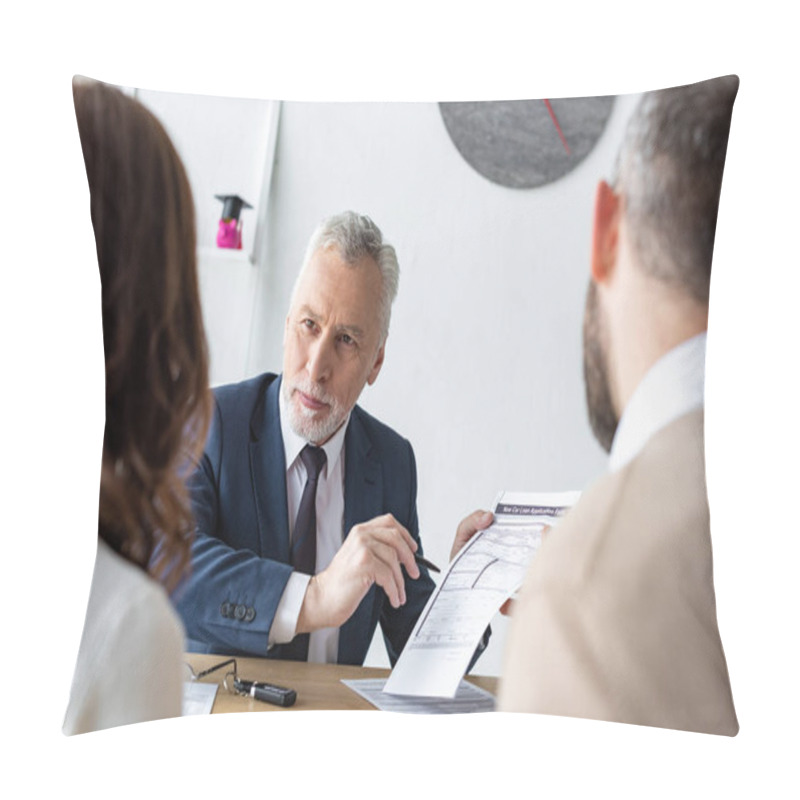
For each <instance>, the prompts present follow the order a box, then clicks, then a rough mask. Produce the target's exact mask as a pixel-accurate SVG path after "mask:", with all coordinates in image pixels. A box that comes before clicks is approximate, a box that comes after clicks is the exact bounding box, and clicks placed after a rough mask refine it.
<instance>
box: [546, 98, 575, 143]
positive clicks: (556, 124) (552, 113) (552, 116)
mask: <svg viewBox="0 0 800 800" xmlns="http://www.w3.org/2000/svg"><path fill="white" fill-rule="evenodd" d="M544 104H545V105H546V106H547V110H548V111H549V112H550V119H552V120H553V125H555V126H556V130H557V131H558V135H559V137H560V139H561V144H563V145H564V149H565V150H566V151H567V155H571V153H570V151H569V145H568V144H567V140H566V139H565V138H564V134H563V132H562V131H561V126H560V125H559V124H558V120H557V119H556V115H555V112H554V111H553V107H552V106H551V105H550V101H549V100H545V101H544Z"/></svg>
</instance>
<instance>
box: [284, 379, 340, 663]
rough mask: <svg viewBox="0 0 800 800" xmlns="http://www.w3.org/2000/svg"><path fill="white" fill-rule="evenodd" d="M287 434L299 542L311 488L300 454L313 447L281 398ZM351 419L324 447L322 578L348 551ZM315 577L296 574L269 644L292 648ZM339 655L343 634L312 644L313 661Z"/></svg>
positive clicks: (318, 636) (320, 636)
mask: <svg viewBox="0 0 800 800" xmlns="http://www.w3.org/2000/svg"><path fill="white" fill-rule="evenodd" d="M280 417H281V433H282V435H283V447H284V454H285V456H286V495H287V497H286V499H287V508H288V511H289V536H290V537H292V536H294V523H295V520H296V519H297V512H298V510H299V508H300V500H301V498H302V496H303V489H304V488H305V485H306V468H305V465H304V464H303V462H302V461H301V459H300V451H301V450H302V449H303V448H304V447H305V446H306V445H307V444H308V442H307V441H306V440H305V439H303V438H302V437H301V436H298V435H297V434H296V433H295V432H294V431H293V430H292V429H291V427H290V425H289V415H288V413H287V409H286V408H285V405H284V401H283V395H281V398H280ZM349 422H350V417H349V416H348V418H347V419H346V420H345V421H344V423H343V424H342V426H341V427H340V428H339V430H338V431H336V433H335V434H334V435H333V436H332V437H331V438H330V439H329V440H328V441H327V442H326V443H325V444H324V445H322V449H323V450H324V451H325V457H326V462H325V466H324V467H323V469H322V472H321V474H320V476H319V481H318V482H317V503H316V508H317V572H322V570H324V569H325V568H326V567H327V566H328V565H329V564H330V563H331V561H332V560H333V557H334V556H335V555H336V553H337V551H338V550H339V548H340V547H341V546H342V537H343V533H344V437H345V433H346V431H347V425H348V423H349ZM310 579H311V576H310V575H304V574H302V573H299V572H293V573H292V574H291V576H290V578H289V582H288V583H287V584H286V588H285V589H284V592H283V596H282V597H281V600H280V603H279V604H278V608H277V610H276V612H275V618H274V619H273V621H272V627H271V628H270V632H269V644H270V645H272V644H281V643H284V642H290V641H291V640H292V639H293V638H294V635H295V631H296V630H297V618H298V617H299V615H300V607H301V606H302V604H303V598H304V596H305V593H306V587H307V586H308V581H309V580H310ZM338 653H339V629H338V628H323V629H321V630H318V631H314V632H313V633H312V634H311V636H310V638H309V645H308V660H309V661H310V662H315V663H320V664H326V663H327V664H334V663H336V659H337V656H338Z"/></svg>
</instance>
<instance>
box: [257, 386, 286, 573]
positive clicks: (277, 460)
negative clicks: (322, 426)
mask: <svg viewBox="0 0 800 800" xmlns="http://www.w3.org/2000/svg"><path fill="white" fill-rule="evenodd" d="M280 385H281V379H280V377H278V378H276V379H275V380H273V381H272V383H270V384H269V386H268V387H267V389H266V391H265V392H264V393H263V394H262V396H261V399H260V401H259V403H258V404H257V406H256V408H255V410H254V411H253V416H252V418H251V423H250V474H251V476H252V479H253V496H254V497H255V506H256V513H257V516H258V536H259V542H260V545H261V552H260V553H259V555H260V556H261V557H262V558H273V559H275V560H276V561H282V562H283V563H284V564H288V563H289V512H288V510H287V506H286V456H285V453H284V448H283V436H282V435H281V423H280V412H279V408H278V400H279V397H280Z"/></svg>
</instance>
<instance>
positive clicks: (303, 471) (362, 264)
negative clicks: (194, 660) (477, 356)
mask: <svg viewBox="0 0 800 800" xmlns="http://www.w3.org/2000/svg"><path fill="white" fill-rule="evenodd" d="M398 273H399V269H398V263H397V256H396V254H395V250H394V248H393V247H392V246H391V245H389V244H387V243H386V242H384V240H383V236H382V234H381V231H380V230H379V229H378V227H377V226H376V225H375V223H374V222H372V220H370V219H369V218H368V217H366V216H362V215H359V214H355V213H353V212H345V213H343V214H339V215H336V216H333V217H331V218H329V219H326V220H324V221H323V222H322V223H321V224H320V226H319V227H318V228H317V229H316V231H315V232H314V234H313V235H312V237H311V240H310V242H309V245H308V248H307V251H306V255H305V259H304V261H303V265H302V267H301V269H300V272H299V274H298V277H297V281H296V283H295V287H294V290H293V293H292V298H291V302H290V307H289V312H288V314H287V316H286V326H285V332H284V347H283V373H282V374H281V375H274V374H271V373H267V374H264V375H259V376H258V377H256V378H252V379H250V380H247V381H243V382H241V383H238V384H235V385H230V386H224V387H221V388H218V389H216V390H215V393H214V394H215V401H216V402H215V414H214V419H213V421H212V425H211V430H210V433H209V437H208V441H207V444H206V448H205V452H204V454H203V457H202V459H201V462H200V464H199V465H198V467H197V469H196V470H195V472H194V475H193V476H192V479H191V482H190V488H191V495H192V506H193V511H194V514H195V518H196V522H197V531H196V536H195V542H194V546H193V557H192V570H191V575H190V577H189V579H188V580H187V581H186V583H185V584H184V585H183V586H182V587H179V589H178V590H177V592H176V593H175V595H174V601H175V603H176V606H177V608H178V610H179V612H180V613H181V615H182V618H183V621H184V625H185V627H186V632H187V637H188V640H189V649H191V650H195V651H199V652H212V653H233V654H250V655H258V656H266V657H271V658H284V659H293V660H309V661H316V662H323V663H325V662H327V663H335V662H338V663H346V664H361V663H363V660H364V657H365V655H366V653H367V650H368V648H369V646H370V643H371V640H372V637H373V634H374V632H375V629H376V627H377V626H378V625H380V626H381V629H382V633H383V637H384V640H385V642H386V647H387V651H388V654H389V659H390V662H391V663H392V664H393V663H394V662H395V661H396V659H397V657H398V656H399V654H400V652H401V650H402V648H403V646H404V644H405V642H406V640H407V639H408V636H409V634H410V633H411V630H412V628H413V627H414V624H415V622H416V620H417V617H418V616H419V614H420V612H421V610H422V608H423V607H424V605H425V603H426V601H427V599H428V597H429V596H430V594H431V592H432V591H433V588H434V584H433V581H432V579H431V577H430V575H429V574H428V572H427V570H426V568H425V567H424V566H421V565H419V564H418V563H417V560H416V559H415V555H416V556H420V555H421V554H422V546H421V542H420V538H419V525H418V521H417V509H416V494H417V473H416V463H415V459H414V452H413V450H412V448H411V445H410V443H409V442H408V441H407V440H406V439H404V438H403V437H402V436H400V435H398V434H397V433H395V432H394V431H393V430H391V429H390V428H389V427H387V426H386V425H384V424H383V423H381V422H379V421H378V420H377V419H375V418H374V417H372V416H371V415H369V414H367V413H366V412H365V411H364V410H363V409H361V408H360V407H359V406H358V405H356V403H357V401H358V398H359V396H360V394H361V391H362V390H363V388H364V386H365V385H367V384H370V385H371V384H373V383H374V382H375V381H376V380H377V378H378V375H379V373H380V371H381V367H382V365H383V361H384V356H385V345H386V338H387V336H388V333H389V321H390V317H391V308H392V302H393V300H394V298H395V295H396V293H397V284H398ZM460 544H461V542H455V543H454V545H453V547H454V549H457V548H458V547H460Z"/></svg>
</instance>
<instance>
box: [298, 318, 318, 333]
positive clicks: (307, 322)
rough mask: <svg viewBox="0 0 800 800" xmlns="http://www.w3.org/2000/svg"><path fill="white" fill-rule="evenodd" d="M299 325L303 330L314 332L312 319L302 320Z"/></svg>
mask: <svg viewBox="0 0 800 800" xmlns="http://www.w3.org/2000/svg"><path fill="white" fill-rule="evenodd" d="M300 324H301V325H302V326H303V327H304V328H308V330H310V331H311V330H314V327H315V325H314V320H313V319H304V320H303V321H302V322H301V323H300Z"/></svg>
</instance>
